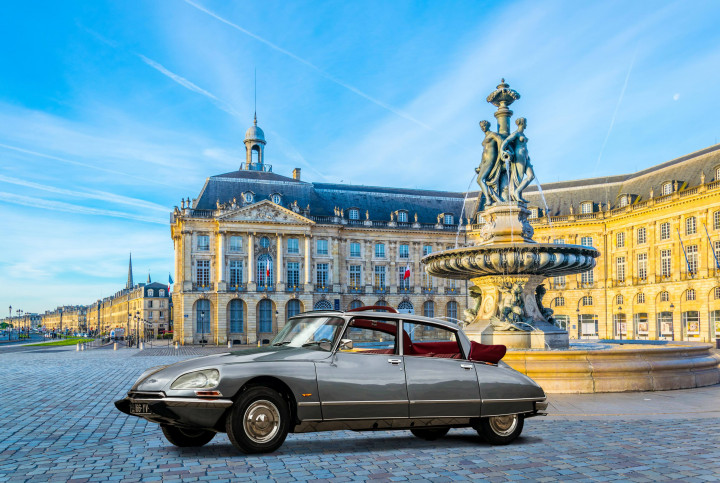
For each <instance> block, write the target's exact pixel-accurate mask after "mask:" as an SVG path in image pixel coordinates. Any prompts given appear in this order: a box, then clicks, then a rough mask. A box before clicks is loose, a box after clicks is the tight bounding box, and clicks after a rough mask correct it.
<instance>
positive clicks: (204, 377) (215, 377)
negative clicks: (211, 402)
mask: <svg viewBox="0 0 720 483" xmlns="http://www.w3.org/2000/svg"><path fill="white" fill-rule="evenodd" d="M219 382H220V371H218V370H217V369H203V370H202V371H195V372H189V373H187V374H183V375H182V376H180V377H178V378H177V379H175V382H173V383H172V385H171V386H170V389H207V388H210V387H215V386H217V385H218V383H219Z"/></svg>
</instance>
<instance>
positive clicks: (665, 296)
mask: <svg viewBox="0 0 720 483" xmlns="http://www.w3.org/2000/svg"><path fill="white" fill-rule="evenodd" d="M669 301H670V292H667V291H662V292H660V302H669Z"/></svg>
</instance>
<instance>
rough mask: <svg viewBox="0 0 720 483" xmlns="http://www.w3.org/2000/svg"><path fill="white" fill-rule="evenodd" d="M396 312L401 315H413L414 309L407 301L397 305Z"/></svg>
mask: <svg viewBox="0 0 720 483" xmlns="http://www.w3.org/2000/svg"><path fill="white" fill-rule="evenodd" d="M398 312H400V313H401V314H414V313H415V307H413V304H411V303H410V302H408V301H407V300H403V301H402V302H400V305H398Z"/></svg>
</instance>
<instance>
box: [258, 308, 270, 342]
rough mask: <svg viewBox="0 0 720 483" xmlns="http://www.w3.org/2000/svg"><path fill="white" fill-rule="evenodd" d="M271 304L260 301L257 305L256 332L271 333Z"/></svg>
mask: <svg viewBox="0 0 720 483" xmlns="http://www.w3.org/2000/svg"><path fill="white" fill-rule="evenodd" d="M272 308H273V307H272V302H271V301H270V300H269V299H262V300H261V301H260V303H259V304H258V332H260V333H265V334H268V333H270V332H272Z"/></svg>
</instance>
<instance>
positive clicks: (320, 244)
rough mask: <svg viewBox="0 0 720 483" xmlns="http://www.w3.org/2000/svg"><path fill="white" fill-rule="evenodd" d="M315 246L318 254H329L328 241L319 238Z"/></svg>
mask: <svg viewBox="0 0 720 483" xmlns="http://www.w3.org/2000/svg"><path fill="white" fill-rule="evenodd" d="M315 248H316V249H317V254H318V255H327V254H328V241H327V240H323V239H319V240H318V241H317V242H316V245H315Z"/></svg>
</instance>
